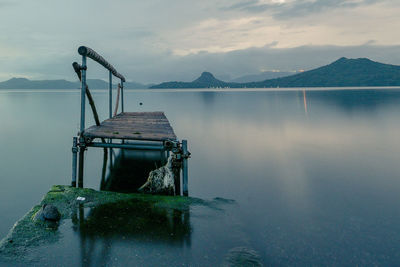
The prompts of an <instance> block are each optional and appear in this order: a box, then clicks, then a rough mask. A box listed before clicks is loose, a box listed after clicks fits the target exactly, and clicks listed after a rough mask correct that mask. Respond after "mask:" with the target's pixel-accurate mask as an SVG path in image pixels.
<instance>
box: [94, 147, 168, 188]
mask: <svg viewBox="0 0 400 267" xmlns="http://www.w3.org/2000/svg"><path fill="white" fill-rule="evenodd" d="M107 161H108V164H107ZM166 161H167V157H166V153H165V152H162V151H139V150H115V149H110V150H109V152H108V153H104V158H103V167H102V178H101V182H100V190H103V191H113V192H121V193H132V192H137V189H138V188H139V187H140V186H142V185H143V184H144V183H145V182H146V180H147V178H148V176H149V173H150V172H151V171H152V170H155V169H157V168H159V167H161V166H162V165H165V164H166ZM107 165H109V170H108V174H106V173H107V171H106V170H107Z"/></svg>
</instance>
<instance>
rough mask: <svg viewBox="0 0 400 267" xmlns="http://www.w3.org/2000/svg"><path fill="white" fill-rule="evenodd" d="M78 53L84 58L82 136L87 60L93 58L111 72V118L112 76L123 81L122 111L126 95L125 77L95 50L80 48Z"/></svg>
mask: <svg viewBox="0 0 400 267" xmlns="http://www.w3.org/2000/svg"><path fill="white" fill-rule="evenodd" d="M78 53H79V54H80V55H81V56H82V66H81V71H82V89H81V123H80V133H81V134H82V133H83V131H84V130H85V102H86V101H85V100H86V99H85V92H86V86H87V84H86V71H87V62H86V61H87V58H91V59H93V60H94V61H96V62H97V63H99V64H100V65H102V66H103V67H104V68H106V69H107V70H108V71H109V117H110V118H112V76H113V75H114V76H115V77H117V78H119V79H121V110H122V112H123V111H124V94H123V83H124V82H125V77H124V76H122V74H120V73H119V72H117V70H116V69H115V68H114V67H113V66H112V65H111V64H110V63H108V62H107V61H106V60H105V59H104V58H103V57H102V56H100V55H99V54H97V53H96V51H94V50H93V49H91V48H89V47H86V46H80V47H79V48H78Z"/></svg>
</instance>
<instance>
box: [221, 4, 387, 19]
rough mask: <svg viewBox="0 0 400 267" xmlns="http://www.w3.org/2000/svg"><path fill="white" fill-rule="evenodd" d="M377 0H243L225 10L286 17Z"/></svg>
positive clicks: (353, 6)
mask: <svg viewBox="0 0 400 267" xmlns="http://www.w3.org/2000/svg"><path fill="white" fill-rule="evenodd" d="M377 2H381V1H378V0H245V1H242V2H239V3H235V4H233V5H231V6H229V7H227V8H224V9H225V10H241V11H246V12H250V13H262V12H265V11H268V12H270V13H272V14H273V16H274V17H275V18H278V19H286V18H293V17H299V16H305V15H310V14H315V13H319V12H323V11H325V10H332V9H340V8H355V7H358V6H365V5H371V4H374V3H377Z"/></svg>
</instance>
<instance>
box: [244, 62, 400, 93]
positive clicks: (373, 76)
mask: <svg viewBox="0 0 400 267" xmlns="http://www.w3.org/2000/svg"><path fill="white" fill-rule="evenodd" d="M399 85H400V66H395V65H389V64H382V63H379V62H374V61H372V60H369V59H367V58H358V59H348V58H345V57H343V58H340V59H339V60H337V61H335V62H333V63H331V64H329V65H327V66H323V67H320V68H317V69H314V70H310V71H305V72H302V73H299V74H296V75H292V76H288V77H284V78H277V79H271V80H266V81H263V82H255V83H249V84H247V87H345V86H399Z"/></svg>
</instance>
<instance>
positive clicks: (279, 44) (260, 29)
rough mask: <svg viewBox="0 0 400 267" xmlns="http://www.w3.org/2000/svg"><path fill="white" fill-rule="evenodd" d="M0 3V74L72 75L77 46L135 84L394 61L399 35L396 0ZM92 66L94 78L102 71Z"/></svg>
mask: <svg viewBox="0 0 400 267" xmlns="http://www.w3.org/2000/svg"><path fill="white" fill-rule="evenodd" d="M14 3H16V4H14ZM13 4H14V5H17V6H13ZM0 6H4V7H5V6H7V8H4V9H3V8H2V9H0V13H1V16H0V31H1V33H2V34H1V35H0V79H7V78H11V77H12V76H27V77H30V78H37V79H41V78H48V79H54V78H65V79H73V78H72V77H74V75H73V72H71V71H72V69H71V63H72V62H73V61H79V60H80V57H79V56H78V54H77V48H78V47H79V46H80V45H87V46H89V47H91V48H93V49H95V50H96V51H97V52H99V53H100V54H101V55H102V56H104V57H105V58H106V59H108V60H109V61H110V62H111V63H112V64H113V65H114V66H115V67H116V68H117V69H118V70H119V71H120V72H121V73H123V74H124V75H125V76H127V78H128V79H131V80H135V81H139V82H161V81H165V80H174V79H176V80H190V79H194V78H195V77H196V76H198V75H199V73H200V72H202V71H204V70H209V71H212V72H214V73H215V74H217V76H218V75H219V77H228V76H230V77H236V76H241V75H243V74H253V73H257V72H258V71H259V70H261V69H264V70H268V69H281V70H295V69H299V68H304V69H308V68H311V67H317V66H321V65H324V64H327V63H329V62H331V61H333V60H335V59H337V58H339V57H341V56H347V57H361V56H362V57H371V58H372V59H375V60H380V61H383V62H388V63H392V64H400V60H399V57H398V54H400V53H399V49H398V45H400V37H399V36H397V35H396V34H393V33H394V32H395V31H396V29H397V28H400V20H399V19H398V13H399V12H400V5H399V3H398V0H381V1H377V0H347V1H345V0H336V1H333V0H219V1H213V0H203V1H186V0H171V1H159V0H148V1H128V0H114V1H112V2H110V1H106V0H87V1H78V0H70V1H52V0H38V1H31V0H18V1H16V2H14V1H13V2H11V1H2V0H0ZM77 7H79V8H77ZM394 51H395V52H396V53H395V52H394ZM90 64H91V65H90V66H89V67H90V71H89V73H88V75H90V76H91V78H105V72H104V69H102V68H101V67H99V66H97V65H96V64H92V63H90Z"/></svg>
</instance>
